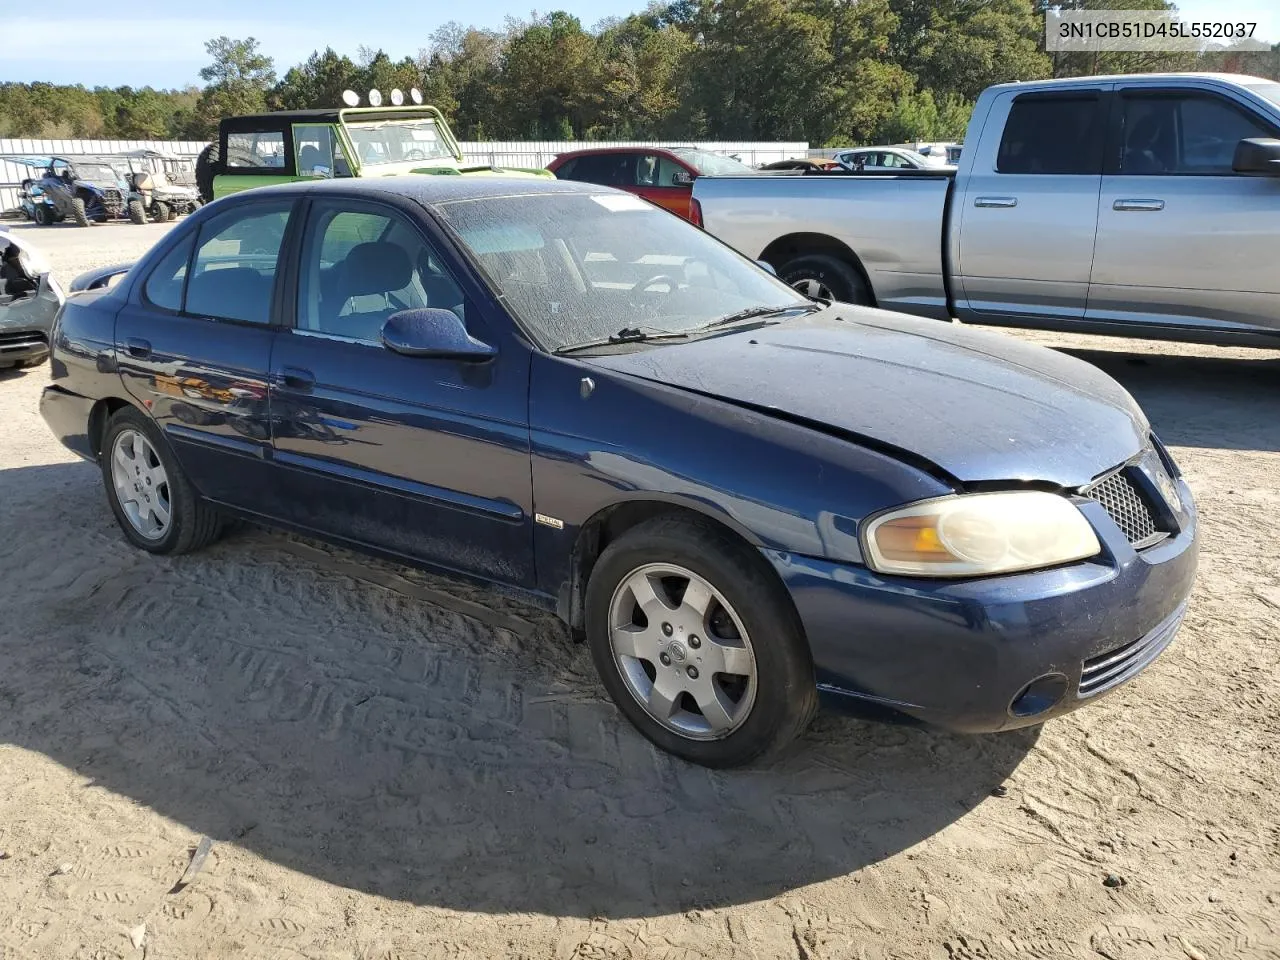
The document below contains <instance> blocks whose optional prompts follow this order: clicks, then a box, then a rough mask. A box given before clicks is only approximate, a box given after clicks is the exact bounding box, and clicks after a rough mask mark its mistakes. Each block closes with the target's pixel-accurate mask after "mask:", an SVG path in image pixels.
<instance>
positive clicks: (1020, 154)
mask: <svg viewBox="0 0 1280 960" xmlns="http://www.w3.org/2000/svg"><path fill="white" fill-rule="evenodd" d="M1102 130H1103V109H1102V99H1101V98H1100V97H1098V96H1094V95H1089V96H1073V97H1064V96H1053V97H1038V96H1034V95H1029V96H1021V97H1018V98H1017V99H1016V100H1014V101H1013V107H1012V108H1011V109H1010V110H1009V118H1008V119H1007V120H1006V121H1005V125H1004V135H1003V136H1002V137H1001V138H1000V150H999V153H997V155H996V172H997V173H1032V174H1039V173H1043V174H1085V175H1090V176H1098V175H1100V174H1101V173H1102V143H1103V138H1102Z"/></svg>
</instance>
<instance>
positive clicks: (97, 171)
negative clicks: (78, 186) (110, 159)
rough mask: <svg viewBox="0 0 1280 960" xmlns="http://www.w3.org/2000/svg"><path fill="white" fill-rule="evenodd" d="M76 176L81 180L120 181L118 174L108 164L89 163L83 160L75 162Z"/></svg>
mask: <svg viewBox="0 0 1280 960" xmlns="http://www.w3.org/2000/svg"><path fill="white" fill-rule="evenodd" d="M75 171H76V176H77V177H79V178H80V179H81V180H110V181H116V180H119V179H120V174H118V173H116V171H115V169H114V168H113V167H112V166H111V164H109V163H91V162H88V161H85V160H78V161H76V165H75Z"/></svg>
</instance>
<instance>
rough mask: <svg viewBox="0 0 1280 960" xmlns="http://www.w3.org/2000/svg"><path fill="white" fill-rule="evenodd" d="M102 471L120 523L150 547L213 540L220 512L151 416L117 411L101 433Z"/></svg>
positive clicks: (184, 546) (196, 545) (159, 549)
mask: <svg viewBox="0 0 1280 960" xmlns="http://www.w3.org/2000/svg"><path fill="white" fill-rule="evenodd" d="M100 460H101V465H102V477H103V480H104V482H105V483H106V487H107V500H108V501H109V502H110V504H111V512H112V513H114V514H115V517H116V522H118V523H119V524H120V529H121V530H123V531H124V535H125V536H126V537H128V539H129V541H130V542H131V543H132V544H133V545H134V546H135V547H141V548H142V549H143V550H146V551H147V552H148V553H161V554H178V553H188V552H190V551H192V550H198V549H200V548H201V547H204V546H206V545H207V544H210V543H212V542H213V541H214V540H216V539H217V538H218V535H219V534H220V533H221V532H222V518H221V517H220V516H219V515H218V513H217V511H216V510H215V509H214V508H213V507H212V506H211V505H210V504H209V503H207V502H206V501H204V500H202V499H201V498H200V495H199V494H198V493H196V491H195V489H194V488H193V487H192V486H191V483H190V482H189V481H188V480H187V477H186V474H185V473H183V471H182V467H181V466H179V465H178V461H177V460H176V459H175V458H174V456H173V454H172V453H171V452H170V450H169V447H168V445H167V444H166V443H165V442H164V438H163V437H161V435H160V431H159V430H157V429H156V427H155V425H154V424H153V423H152V422H151V420H150V419H148V418H147V417H145V416H143V414H141V413H139V412H138V411H137V410H134V409H133V408H131V407H125V408H123V409H121V410H120V411H118V412H117V413H116V414H115V415H114V416H112V418H111V420H110V421H109V422H108V423H107V431H106V434H105V436H104V437H103V438H102V454H101V457H100Z"/></svg>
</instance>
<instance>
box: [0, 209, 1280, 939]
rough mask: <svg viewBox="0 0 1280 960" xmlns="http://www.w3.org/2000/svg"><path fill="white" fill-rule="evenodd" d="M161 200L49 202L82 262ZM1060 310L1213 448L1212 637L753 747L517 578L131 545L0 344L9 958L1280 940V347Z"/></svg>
mask: <svg viewBox="0 0 1280 960" xmlns="http://www.w3.org/2000/svg"><path fill="white" fill-rule="evenodd" d="M164 229H165V228H164V227H150V226H148V227H142V228H137V227H131V226H129V225H120V226H103V227H95V228H93V229H90V230H77V229H75V228H47V229H44V230H41V231H40V232H39V233H38V234H36V233H33V234H32V236H34V237H37V238H38V241H39V242H40V243H41V244H42V245H43V246H44V247H45V249H46V250H47V251H48V252H49V254H50V255H51V257H52V258H53V259H54V262H55V264H56V267H57V272H58V274H59V276H60V277H61V278H62V279H63V280H69V279H70V278H71V277H72V276H73V275H74V274H75V273H77V272H78V271H80V270H83V269H85V268H86V267H88V266H90V265H93V264H98V263H110V262H114V261H117V260H120V259H124V258H128V257H130V256H134V255H136V254H137V253H138V252H140V251H141V250H142V249H143V248H144V246H145V245H146V244H148V243H150V242H152V241H154V240H155V239H156V237H158V236H159V235H160V233H161V232H162V231H163V230H164ZM1032 339H1035V340H1038V341H1042V342H1046V343H1050V344H1053V345H1055V346H1060V347H1064V348H1067V349H1070V350H1071V351H1072V352H1075V353H1078V354H1079V355H1081V356H1084V357H1085V358H1087V359H1089V360H1091V361H1093V362H1096V363H1098V364H1100V365H1101V366H1102V367H1103V368H1104V369H1106V370H1107V371H1108V372H1109V373H1111V374H1112V375H1114V376H1116V377H1118V378H1119V379H1120V380H1121V381H1122V382H1124V384H1125V385H1126V386H1127V387H1128V388H1129V389H1130V390H1131V391H1132V392H1133V393H1134V394H1135V395H1136V396H1137V397H1138V399H1139V400H1140V401H1141V402H1142V403H1143V405H1144V406H1145V408H1146V409H1147V411H1148V412H1149V414H1150V416H1151V419H1152V421H1153V422H1154V424H1155V426H1156V429H1157V430H1158V431H1159V432H1160V434H1161V435H1162V436H1163V437H1164V439H1165V441H1166V442H1167V443H1168V444H1169V446H1170V447H1171V448H1172V450H1173V452H1174V455H1175V456H1176V457H1177V458H1178V460H1179V461H1180V463H1181V465H1182V467H1183V468H1184V470H1185V472H1186V473H1187V474H1188V476H1189V479H1190V482H1191V485H1192V487H1193V488H1194V490H1195V492H1196V494H1197V497H1198V500H1199V504H1200V508H1201V511H1202V517H1203V526H1204V547H1203V559H1202V567H1201V576H1200V579H1199V585H1198V587H1197V589H1196V593H1195V597H1194V600H1193V602H1192V604H1191V608H1190V613H1189V615H1188V618H1187V621H1186V626H1185V627H1184V628H1183V631H1182V633H1181V636H1180V638H1179V639H1178V641H1177V642H1176V643H1175V644H1174V645H1173V647H1171V648H1170V650H1169V651H1168V652H1166V654H1165V655H1164V656H1163V657H1162V658H1161V659H1160V660H1159V661H1157V662H1156V664H1155V665H1154V666H1153V667H1152V668H1151V669H1149V670H1148V671H1147V672H1146V673H1144V674H1143V675H1142V676H1141V677H1140V678H1139V679H1138V680H1136V681H1135V682H1133V683H1132V684H1130V685H1129V686H1127V687H1125V688H1123V689H1122V690H1121V691H1119V692H1117V693H1115V694H1113V695H1112V696H1110V697H1108V698H1106V699H1104V700H1103V701H1101V702H1099V703H1098V704H1096V705H1094V706H1093V707H1091V708H1090V709H1086V710H1083V711H1081V712H1079V713H1076V714H1074V715H1073V716H1071V717H1068V718H1066V719H1062V720H1057V721H1054V722H1052V723H1050V724H1048V725H1047V726H1046V728H1045V729H1043V730H1042V731H1040V732H1038V733H1035V732H1032V733H1022V734H1016V735H1009V736H1001V737H988V738H969V737H961V736H952V735H949V734H945V733H940V732H935V731H929V730H922V729H914V728H904V727H900V726H886V725H878V724H874V723H870V722H866V721H861V720H854V719H849V718H844V717H834V716H822V717H820V718H819V720H818V722H817V723H816V724H815V726H814V728H813V729H812V731H811V732H810V733H809V734H808V736H807V737H806V738H805V740H804V742H803V743H802V745H801V746H800V748H799V749H798V750H796V751H795V752H794V753H793V754H792V755H790V756H789V757H788V758H787V759H785V760H783V761H781V762H779V763H778V764H777V765H776V766H773V767H771V768H767V769H755V770H749V771H744V772H731V773H712V772H709V771H706V770H703V769H700V768H697V767H693V766H689V765H686V764H683V763H681V762H678V761H675V760H672V759H671V758H669V757H667V756H665V755H662V754H659V753H657V752H655V751H654V750H653V749H651V748H650V747H649V746H648V745H647V744H646V742H644V741H643V740H641V738H640V737H639V736H638V735H637V734H635V733H634V732H632V730H631V729H630V727H628V726H627V724H626V723H625V722H623V721H621V720H620V718H619V716H618V714H617V713H616V711H615V710H614V709H613V707H612V706H611V705H610V704H609V703H608V702H607V701H606V700H605V699H604V698H603V696H602V693H601V690H600V688H599V687H598V686H597V684H596V681H595V679H594V677H593V674H592V670H591V666H590V662H589V659H588V657H587V656H586V654H585V652H584V651H583V650H581V649H579V648H575V647H574V646H572V645H571V644H570V643H569V642H568V641H567V640H566V638H565V637H564V635H563V632H562V631H561V630H560V629H559V628H558V627H557V624H556V623H555V622H554V621H553V620H552V619H550V618H548V617H547V616H545V615H543V614H540V613H538V612H536V611H532V610H528V609H525V608H523V607H520V606H516V605H514V604H513V603H511V602H510V601H506V600H501V599H499V598H497V597H495V596H494V595H492V594H488V593H486V592H484V591H477V590H473V589H469V588H464V587H459V586H458V585H456V584H453V583H450V582H449V581H446V580H443V579H438V578H433V577H430V576H427V575H424V574H422V573H419V572H415V571H412V570H408V569H404V568H399V567H395V566H391V565H386V564H379V563H376V562H369V561H366V560H364V559H362V558H361V557H359V556H357V555H355V554H351V553H347V552H344V551H342V550H337V549H333V548H329V547H325V546H321V545H317V544H312V543H307V542H304V541H302V540H299V539H295V538H292V537H288V536H284V535H281V534H277V533H272V532H267V531H261V530H254V529H248V530H244V531H241V532H238V533H236V534H235V535H233V536H231V537H230V538H228V539H227V540H225V541H223V542H221V543H219V544H218V545H217V546H216V547H214V548H212V549H210V550H208V551H207V552H205V553H202V554H199V555H196V556H191V557H183V558H179V559H175V560H162V559H154V558H151V557H149V556H147V555H144V554H143V553H140V552H138V551H135V550H133V549H131V548H130V547H129V546H127V545H126V543H125V541H124V539H123V537H122V536H120V534H119V533H118V532H117V530H116V528H115V526H114V523H113V521H112V519H111V515H110V513H109V511H108V508H107V505H106V501H105V499H104V496H103V492H102V489H101V482H100V478H99V475H98V474H97V472H96V470H95V468H94V467H93V466H90V465H89V464H86V463H82V462H78V461H76V460H74V459H73V458H72V457H71V456H70V455H69V454H68V453H67V452H66V451H65V450H63V449H62V448H61V447H60V446H58V445H57V444H56V443H55V442H54V440H53V439H52V437H51V436H50V434H49V432H48V431H47V430H46V428H45V426H44V424H43V422H42V421H41V419H40V417H39V415H38V413H37V411H36V403H37V398H38V396H39V393H40V389H41V387H42V386H43V384H44V382H45V381H46V378H47V376H48V372H47V367H46V368H41V369H36V370H33V371H28V372H22V373H12V372H11V373H0V424H3V430H2V431H0V503H2V504H3V509H2V510H0V958H2V960H29V958H58V960H65V958H117V957H120V958H123V957H128V958H141V957H150V958H233V957H235V958H240V957H252V958H259V957H263V958H302V957H306V958H326V960H327V958H334V960H336V958H343V960H346V958H351V960H356V958H359V960H367V958H378V960H392V958H403V960H407V958H424V957H431V958H435V957H496V956H520V957H556V958H562V960H564V958H626V957H632V958H640V957H662V958H682V960H693V958H703V957H706V958H711V957H716V958H720V957H726V958H728V957H733V958H757V960H765V958H774V957H797V958H800V960H818V958H829V957H830V958H834V957H849V958H855V957H856V958H867V960H871V958H917V957H930V958H940V960H942V958H951V960H960V958H965V960H969V958H990V957H1020V958H1050V957H1053V958H1059V957H1062V958H1065V957H1081V958H1084V957H1089V958H1095V957H1103V958H1108V960H1147V958H1152V960H1154V958H1171V957H1172V958H1184V957H1185V958H1189V960H1200V958H1228V957H1275V956H1277V955H1280V790H1278V789H1277V787H1278V785H1280V764H1278V763H1277V754H1276V745H1277V732H1278V731H1280V719H1278V718H1280V670H1278V669H1277V668H1278V665H1280V647H1278V646H1277V634H1278V630H1277V627H1278V626H1280V495H1278V494H1277V475H1280V453H1278V451H1280V417H1277V412H1276V411H1277V409H1278V408H1280V354H1263V353H1257V352H1247V351H1238V352H1234V353H1233V352H1229V351H1223V350H1213V349H1208V348H1187V347H1168V346H1161V345H1157V344H1150V343H1140V342H1124V341H1111V340H1089V339H1086V338H1072V337H1052V336H1043V335H1035V336H1033V337H1032ZM998 787H1000V788H1003V789H1000V790H997V789H996V788H998ZM202 836H207V837H210V838H212V840H213V841H214V846H213V849H212V852H211V853H210V854H209V856H208V858H207V860H205V861H204V863H203V867H202V869H201V870H200V871H199V872H198V873H197V874H196V875H195V877H194V879H193V880H191V882H190V883H188V884H186V885H185V886H180V885H179V884H178V881H179V878H180V877H181V876H182V874H183V872H184V870H186V869H187V866H188V863H189V862H190V860H191V857H192V853H193V851H194V850H195V848H196V845H197V843H198V841H199V840H200V839H201V837H202ZM1108 874H1115V875H1116V876H1118V877H1120V878H1123V880H1124V881H1125V882H1124V885H1123V886H1119V887H1116V888H1109V887H1107V886H1104V883H1103V881H1104V878H1106V877H1107V875H1108Z"/></svg>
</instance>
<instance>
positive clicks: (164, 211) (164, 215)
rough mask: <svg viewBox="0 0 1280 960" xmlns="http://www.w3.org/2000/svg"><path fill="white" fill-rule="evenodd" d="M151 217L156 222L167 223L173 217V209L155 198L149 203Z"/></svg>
mask: <svg viewBox="0 0 1280 960" xmlns="http://www.w3.org/2000/svg"><path fill="white" fill-rule="evenodd" d="M151 219H152V220H153V221H155V222H156V223H168V222H169V221H170V220H172V219H173V211H171V210H170V209H169V205H168V204H167V203H164V202H163V201H160V200H157V201H156V202H155V203H153V204H152V205H151Z"/></svg>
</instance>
